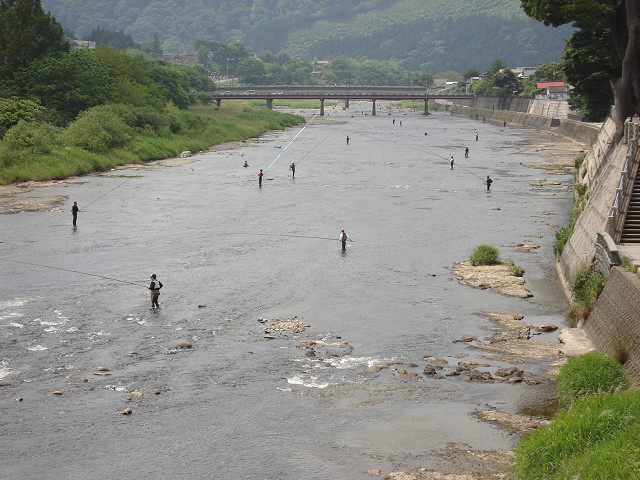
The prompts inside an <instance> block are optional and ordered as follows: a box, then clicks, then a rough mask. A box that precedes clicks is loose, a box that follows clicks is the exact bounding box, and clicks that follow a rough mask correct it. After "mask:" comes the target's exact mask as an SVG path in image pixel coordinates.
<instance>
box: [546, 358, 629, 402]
mask: <svg viewBox="0 0 640 480" xmlns="http://www.w3.org/2000/svg"><path fill="white" fill-rule="evenodd" d="M629 384H630V381H629V377H628V375H627V374H626V372H625V371H624V368H623V367H622V365H620V363H618V362H617V361H616V360H615V359H614V358H612V357H610V356H608V355H604V354H601V353H597V352H592V353H587V354H585V355H580V356H579V357H573V358H570V359H569V361H568V362H567V363H566V364H565V365H564V366H563V367H562V368H561V369H560V373H559V374H558V377H557V378H556V395H557V397H558V400H559V401H560V404H561V405H564V406H568V405H571V404H572V403H573V402H575V401H576V400H578V399H581V398H584V397H588V396H591V395H596V394H602V393H614V392H617V391H619V390H625V389H627V388H628V387H629ZM639 413H640V412H639Z"/></svg>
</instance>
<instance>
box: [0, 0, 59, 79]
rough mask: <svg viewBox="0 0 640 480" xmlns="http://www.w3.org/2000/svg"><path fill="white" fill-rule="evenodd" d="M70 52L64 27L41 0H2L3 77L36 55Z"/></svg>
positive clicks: (0, 48) (0, 74) (0, 75)
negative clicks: (65, 38) (44, 6)
mask: <svg viewBox="0 0 640 480" xmlns="http://www.w3.org/2000/svg"><path fill="white" fill-rule="evenodd" d="M68 51H69V43H68V42H66V41H65V40H64V30H63V28H62V26H61V25H60V24H59V23H58V22H56V20H55V18H53V16H52V15H51V13H50V12H47V13H45V12H44V10H43V9H42V5H41V4H40V0H0V79H1V78H7V77H10V76H11V75H13V74H14V73H15V72H16V71H18V70H19V69H21V68H25V67H26V66H27V65H29V63H31V62H32V61H33V60H34V59H36V58H41V57H45V56H47V55H50V54H53V53H57V52H68Z"/></svg>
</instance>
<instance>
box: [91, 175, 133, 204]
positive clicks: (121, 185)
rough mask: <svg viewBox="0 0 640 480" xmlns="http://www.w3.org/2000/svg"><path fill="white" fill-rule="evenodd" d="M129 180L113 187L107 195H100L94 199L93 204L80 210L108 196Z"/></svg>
mask: <svg viewBox="0 0 640 480" xmlns="http://www.w3.org/2000/svg"><path fill="white" fill-rule="evenodd" d="M128 181H129V180H126V181H124V182H122V183H121V184H120V185H117V186H115V187H113V188H112V189H111V190H109V191H108V192H107V193H105V194H104V195H100V196H99V197H98V198H96V199H95V200H94V201H93V202H91V203H88V204H87V205H84V206H83V207H82V208H87V207H88V206H89V205H91V204H94V203H96V202H97V201H98V200H100V199H101V198H102V197H106V196H107V195H108V194H110V193H111V192H113V191H114V190H115V189H116V188H119V187H121V186H122V185H124V184H125V183H127V182H128Z"/></svg>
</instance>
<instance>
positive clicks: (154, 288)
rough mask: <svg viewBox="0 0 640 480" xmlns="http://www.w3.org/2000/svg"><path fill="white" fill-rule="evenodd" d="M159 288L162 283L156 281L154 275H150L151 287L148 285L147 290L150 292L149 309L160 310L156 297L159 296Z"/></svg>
mask: <svg viewBox="0 0 640 480" xmlns="http://www.w3.org/2000/svg"><path fill="white" fill-rule="evenodd" d="M161 288H162V282H161V281H160V280H157V279H156V274H155V273H154V274H153V275H151V285H149V290H151V308H154V307H155V308H160V304H159V303H158V297H159V296H160V289H161Z"/></svg>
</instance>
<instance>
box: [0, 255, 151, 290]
mask: <svg viewBox="0 0 640 480" xmlns="http://www.w3.org/2000/svg"><path fill="white" fill-rule="evenodd" d="M0 261H3V262H11V263H19V264H22V265H31V266H33V267H42V268H51V269H53V270H62V271H65V272H71V273H79V274H80V275H89V276H91V277H98V278H103V279H105V280H113V281H114V282H121V283H128V284H129V285H135V286H136V287H146V285H140V284H139V283H133V282H128V281H126V280H119V279H117V278H112V277H105V276H104V275H96V274H95V273H87V272H80V271H78V270H71V269H69V268H62V267H52V266H51V265H42V264H39V263H30V262H21V261H18V260H7V259H6V258H0Z"/></svg>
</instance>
